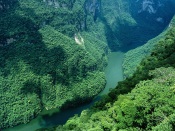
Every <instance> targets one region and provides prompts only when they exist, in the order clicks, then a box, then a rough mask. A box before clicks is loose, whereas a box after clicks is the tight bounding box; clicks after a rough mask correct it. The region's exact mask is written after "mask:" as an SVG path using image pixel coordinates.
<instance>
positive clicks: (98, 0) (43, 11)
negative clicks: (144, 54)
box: [0, 0, 175, 131]
mask: <svg viewBox="0 0 175 131" xmlns="http://www.w3.org/2000/svg"><path fill="white" fill-rule="evenodd" d="M133 7H134V8H133ZM174 7H175V6H174V2H173V0H166V1H163V0H160V1H159V2H158V1H157V0H154V2H150V1H149V0H148V2H146V3H145V1H144V0H134V1H132V0H126V1H123V0H117V1H116V0H109V1H107V0H0V99H1V100H0V105H1V106H0V129H4V128H8V127H13V126H16V125H19V124H22V123H28V122H29V121H30V120H32V119H34V118H35V117H36V116H37V115H38V114H39V113H40V112H41V111H42V110H43V109H46V110H50V109H55V108H57V109H60V110H61V109H65V108H70V107H72V106H78V105H80V104H82V103H85V102H89V101H91V100H92V99H93V98H94V97H95V96H96V95H98V94H99V93H100V92H101V91H102V90H103V89H104V87H105V84H106V81H105V75H104V69H105V67H106V65H107V57H106V56H107V54H108V53H110V51H119V50H120V51H123V52H127V51H128V50H130V49H132V48H136V47H138V46H140V45H143V44H145V43H146V42H147V41H148V40H150V39H152V38H154V37H155V36H157V35H158V34H159V33H161V32H162V31H163V30H164V29H165V27H166V26H167V25H168V23H169V22H170V20H171V18H172V17H173V15H174V11H175V8H174ZM165 10H166V12H165ZM144 16H146V17H144ZM173 22H174V21H172V23H173ZM170 26H171V27H170V28H171V29H170V30H169V31H168V32H167V33H166V35H165V37H164V38H162V40H161V41H160V42H159V44H156V49H155V51H153V52H152V53H151V55H150V57H148V58H146V59H144V60H143V61H142V62H141V65H140V66H139V67H138V69H137V70H136V72H135V73H134V75H133V76H132V77H130V78H127V79H126V80H125V81H123V82H121V83H120V84H119V85H118V87H117V88H116V89H114V90H113V91H111V93H110V94H109V95H108V97H106V99H103V100H102V101H101V102H99V103H97V104H96V105H95V106H94V109H91V110H90V111H84V112H83V113H82V115H81V117H80V118H79V117H75V118H74V119H72V120H69V121H68V122H67V123H66V125H64V126H63V127H60V128H58V129H60V130H61V129H63V130H76V131H77V130H82V129H85V130H87V129H88V130H90V129H91V128H92V130H97V129H98V130H112V129H114V130H116V129H124V128H130V127H131V128H132V127H133V125H134V124H135V125H136V127H137V128H141V129H151V128H152V127H155V129H156V128H158V127H156V126H157V125H158V124H161V122H163V120H165V119H163V118H165V117H163V118H162V117H161V118H160V120H161V121H160V122H158V121H156V122H155V124H153V125H151V124H150V125H145V121H146V120H147V119H148V120H150V119H149V118H147V114H146V116H145V118H143V119H144V120H143V121H142V118H141V117H142V116H137V115H138V114H139V113H138V112H139V111H140V112H141V111H143V110H142V109H143V108H144V107H142V106H141V105H140V104H141V103H140V101H138V100H137V99H136V97H142V96H137V95H135V94H137V88H138V92H142V90H143V88H144V86H145V88H144V89H145V91H147V92H149V90H148V89H147V88H146V86H149V85H151V84H152V83H154V85H155V87H156V89H155V92H156V93H157V92H158V89H159V88H158V87H159V86H160V87H161V90H162V92H168V93H167V94H162V92H160V94H161V95H165V97H168V98H169V99H170V100H171V99H173V96H172V93H173V90H174V87H173V84H174V80H173V79H170V81H169V85H166V88H163V87H164V85H165V84H166V82H167V81H163V82H159V81H162V80H164V79H167V73H169V72H171V73H170V76H172V78H173V77H174V68H173V67H174V64H173V61H171V60H172V59H173V58H174V54H173V51H174V50H173V48H174V24H172V25H170ZM141 33H142V35H141ZM165 43H166V44H165ZM162 47H163V48H162ZM149 51H150V50H149ZM165 58H166V59H165ZM150 61H151V64H150ZM163 67H166V68H163ZM167 67H169V68H167ZM155 68H159V69H155ZM154 69H155V71H150V70H154ZM159 71H161V72H163V73H164V74H161V73H159ZM148 72H151V73H152V74H153V76H154V77H152V75H151V74H149V73H148ZM132 73H133V72H132ZM160 75H162V76H161V77H160ZM148 78H149V79H150V80H149V81H146V82H145V83H146V84H145V85H144V84H138V83H139V82H140V81H143V80H147V79H148ZM154 81H156V82H154ZM140 83H144V82H140ZM137 84H138V85H137ZM136 85H137V86H136ZM142 85H143V86H142ZM154 85H153V86H151V87H150V88H151V89H150V90H154V89H152V88H154ZM135 86H136V88H135V89H134V90H133V92H131V93H129V94H126V95H123V96H121V98H120V97H119V99H118V101H116V100H117V97H118V95H120V94H124V93H128V92H129V91H130V90H131V89H133V88H134V87H135ZM169 87H172V88H171V89H170V88H169ZM170 90H172V92H170ZM134 92H135V93H134ZM151 93H152V92H151ZM138 94H139V93H138ZM140 94H141V93H140ZM148 94H149V93H148ZM171 96H172V97H171ZM122 97H124V99H123V98H122ZM145 97H147V96H145ZM150 97H151V96H150ZM103 101H104V102H103ZM114 101H116V102H114ZM155 101H157V99H155ZM167 101H168V100H167V99H165V102H167ZM109 102H110V103H109ZM126 103H128V104H129V105H132V106H131V107H132V110H133V112H130V111H127V109H128V107H127V106H128V105H127V104H126ZM133 103H136V104H133ZM153 104H154V103H153ZM121 105H123V107H122V109H121V110H120V108H118V106H119V107H121ZM125 105H126V106H125ZM170 105H171V106H174V105H173V104H172V103H170ZM167 106H169V105H167ZM148 107H150V108H148V109H147V108H146V109H145V110H146V111H143V113H147V112H148V110H151V111H152V110H154V109H152V105H149V106H148ZM116 108H117V109H116ZM162 108H163V107H162ZM164 108H165V107H164ZM125 109H126V110H125ZM114 110H116V113H114ZM122 110H124V113H123V112H122ZM155 110H161V109H159V108H155ZM167 112H169V114H167ZM167 112H165V113H164V112H163V114H164V115H165V116H166V117H167V118H172V117H173V113H174V112H173V110H172V109H171V108H168V109H167ZM113 113H114V114H113ZM127 113H128V114H127ZM130 113H131V114H130ZM151 113H152V112H151ZM155 113H157V112H155ZM159 113H160V112H158V118H159V115H160V114H159ZM116 114H120V115H116ZM125 114H126V118H125ZM171 114H172V116H171ZM123 116H124V117H123ZM116 117H117V118H116ZM137 117H139V120H138V121H137V119H135V118H137ZM148 117H150V116H148ZM127 118H128V119H129V120H127V121H126V119H127ZM107 119H108V120H109V121H108V120H107ZM155 119H157V117H156V118H155ZM104 120H105V121H104ZM133 120H136V121H135V122H133ZM150 121H153V120H150ZM85 122H86V123H87V124H85ZM106 122H108V123H106ZM165 122H169V121H166V120H165ZM93 123H94V124H93ZM109 123H110V124H109ZM112 123H113V124H114V123H119V124H118V125H116V127H113V126H112V125H111V124H112ZM150 123H151V122H150ZM101 124H102V125H101ZM148 124H149V123H148ZM168 124H171V121H170V123H168ZM135 125H134V126H135ZM168 127H169V126H168Z"/></svg>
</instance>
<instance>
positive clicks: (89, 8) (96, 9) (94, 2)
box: [85, 0, 101, 21]
mask: <svg viewBox="0 0 175 131" xmlns="http://www.w3.org/2000/svg"><path fill="white" fill-rule="evenodd" d="M85 12H86V14H89V13H90V14H93V18H94V21H96V19H97V17H98V16H99V14H100V12H101V1H100V0H86V2H85Z"/></svg>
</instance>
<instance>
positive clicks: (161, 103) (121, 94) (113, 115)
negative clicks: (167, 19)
mask: <svg viewBox="0 0 175 131" xmlns="http://www.w3.org/2000/svg"><path fill="white" fill-rule="evenodd" d="M174 20H175V18H174ZM174 20H173V21H172V24H171V27H170V29H169V31H168V32H167V33H166V34H165V35H164V36H163V37H162V38H161V39H160V40H159V41H158V42H157V43H156V44H155V46H154V49H153V50H152V52H151V54H150V55H149V56H148V57H146V58H144V59H143V60H142V62H141V64H140V65H139V67H138V68H137V70H136V72H135V73H134V75H133V76H132V77H130V78H126V80H124V81H122V82H120V83H119V85H118V86H117V87H116V88H115V89H113V90H112V91H111V92H110V93H109V94H108V96H105V97H104V98H103V99H102V100H101V101H99V102H98V103H96V105H94V106H93V107H92V108H91V109H89V110H85V111H83V112H82V113H81V115H80V117H78V116H74V117H73V118H71V119H69V120H68V121H67V123H66V124H65V125H63V126H59V127H57V128H52V129H50V130H57V131H61V130H64V131H68V130H74V131H82V130H88V131H97V130H98V131H103V130H108V131H112V130H114V131H116V130H128V131H138V130H154V131H160V130H161V131H165V130H167V131H174V130H175V124H174V123H175V110H174V108H175V104H174V101H175V90H174V89H175V62H174V59H175V26H174V24H173V23H174Z"/></svg>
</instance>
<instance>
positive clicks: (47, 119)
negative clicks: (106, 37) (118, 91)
mask: <svg viewBox="0 0 175 131" xmlns="http://www.w3.org/2000/svg"><path fill="white" fill-rule="evenodd" d="M123 56H124V54H123V53H122V52H112V53H110V54H109V56H108V66H107V67H106V70H105V76H106V81H107V84H106V87H105V89H104V90H103V91H102V92H101V93H100V94H99V95H98V96H97V97H96V98H95V99H94V100H93V101H92V102H91V103H89V104H85V105H82V106H80V107H77V108H71V109H69V110H65V111H61V112H60V111H59V110H51V111H47V112H46V111H43V112H42V113H41V114H40V115H39V116H38V117H37V118H35V119H34V120H32V121H31V122H30V123H28V124H21V125H19V126H16V127H13V128H8V129H6V130H4V131H35V130H36V129H39V128H45V127H52V126H55V125H59V124H60V125H61V124H64V123H65V122H66V121H67V120H68V119H69V118H70V117H72V116H74V115H75V114H80V113H81V111H82V110H85V109H87V108H89V107H90V106H91V105H92V104H93V103H94V102H96V101H97V100H99V98H100V96H102V95H104V94H107V93H108V92H109V90H110V89H111V88H115V87H116V85H117V83H118V81H121V80H123V70H122V61H123Z"/></svg>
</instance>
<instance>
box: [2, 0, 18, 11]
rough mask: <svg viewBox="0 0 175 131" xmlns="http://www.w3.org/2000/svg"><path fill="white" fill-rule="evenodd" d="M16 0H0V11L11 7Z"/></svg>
mask: <svg viewBox="0 0 175 131" xmlns="http://www.w3.org/2000/svg"><path fill="white" fill-rule="evenodd" d="M16 2H17V0H0V11H3V10H7V9H9V8H11V7H12V6H13V5H14V4H15V3H16Z"/></svg>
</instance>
